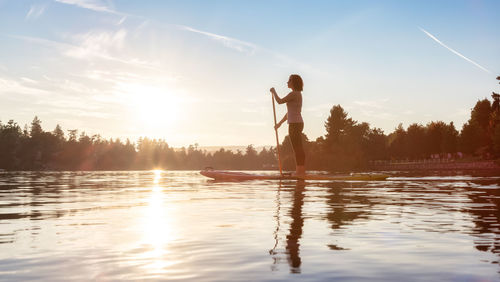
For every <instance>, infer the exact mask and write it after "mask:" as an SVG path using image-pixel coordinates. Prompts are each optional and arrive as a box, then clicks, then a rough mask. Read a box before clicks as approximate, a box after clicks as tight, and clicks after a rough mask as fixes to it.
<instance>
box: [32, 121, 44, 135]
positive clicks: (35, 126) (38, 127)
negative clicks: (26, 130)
mask: <svg viewBox="0 0 500 282" xmlns="http://www.w3.org/2000/svg"><path fill="white" fill-rule="evenodd" d="M42 132H43V130H42V121H41V120H40V119H39V118H38V117H37V116H35V118H33V121H32V122H31V131H30V135H31V137H36V136H38V135H40V134H42Z"/></svg>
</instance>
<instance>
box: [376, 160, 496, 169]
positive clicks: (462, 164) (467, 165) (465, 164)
mask: <svg viewBox="0 0 500 282" xmlns="http://www.w3.org/2000/svg"><path fill="white" fill-rule="evenodd" d="M368 168H369V169H370V170H376V171H378V170H388V171H390V170H392V171H394V170H396V171H398V170H404V171H408V170H443V171H449V170H488V171H496V170H498V171H499V172H500V160H474V161H455V160H445V161H443V160H438V161H433V160H423V161H374V162H371V163H370V164H369V167H368Z"/></svg>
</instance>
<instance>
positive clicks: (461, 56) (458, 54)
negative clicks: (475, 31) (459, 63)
mask: <svg viewBox="0 0 500 282" xmlns="http://www.w3.org/2000/svg"><path fill="white" fill-rule="evenodd" d="M419 29H420V30H421V31H422V32H424V33H425V34H427V36H429V37H430V38H432V39H433V40H434V41H436V42H437V43H439V45H441V46H443V47H444V48H446V49H448V50H450V51H451V52H453V53H455V55H457V56H459V57H460V58H462V59H464V60H466V61H467V62H469V63H471V64H473V65H475V66H476V67H478V68H480V69H482V70H484V71H485V72H487V73H491V72H490V71H489V70H487V69H486V68H484V67H482V66H481V65H480V64H478V63H476V62H474V61H473V60H471V59H469V58H467V57H465V56H464V55H462V54H460V53H458V52H457V51H455V50H453V49H452V48H450V47H448V46H446V44H444V43H443V42H441V41H440V40H439V39H437V38H436V37H435V36H434V35H432V34H430V33H429V32H427V31H426V30H425V29H423V28H421V27H419Z"/></svg>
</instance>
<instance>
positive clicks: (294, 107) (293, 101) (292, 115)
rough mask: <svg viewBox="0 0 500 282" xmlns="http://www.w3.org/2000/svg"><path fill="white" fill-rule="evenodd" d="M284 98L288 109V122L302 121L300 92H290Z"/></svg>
mask: <svg viewBox="0 0 500 282" xmlns="http://www.w3.org/2000/svg"><path fill="white" fill-rule="evenodd" d="M284 100H285V101H286V108H287V111H288V123H304V121H303V120H302V114H301V112H302V93H300V92H298V91H292V92H290V93H289V94H288V95H287V96H286V97H285V98H284Z"/></svg>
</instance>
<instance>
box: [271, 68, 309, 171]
mask: <svg viewBox="0 0 500 282" xmlns="http://www.w3.org/2000/svg"><path fill="white" fill-rule="evenodd" d="M288 88H290V89H292V92H290V93H288V95H286V96H285V97H284V98H280V97H279V96H278V94H277V93H276V90H274V87H273V88H271V90H270V91H271V94H272V95H274V99H276V102H278V104H284V103H286V108H287V113H286V114H285V116H284V117H283V118H282V119H281V121H280V122H279V123H278V124H276V126H275V127H274V128H275V129H278V128H279V127H280V126H281V125H282V124H283V123H284V122H285V121H288V136H290V141H291V142H292V147H293V151H294V153H295V170H296V174H297V175H305V174H306V170H305V158H306V155H305V152H304V147H303V146H302V130H304V120H303V119H302V114H301V112H302V90H303V88H304V82H303V81H302V78H301V77H300V75H298V74H292V75H290V78H289V79H288Z"/></svg>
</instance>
